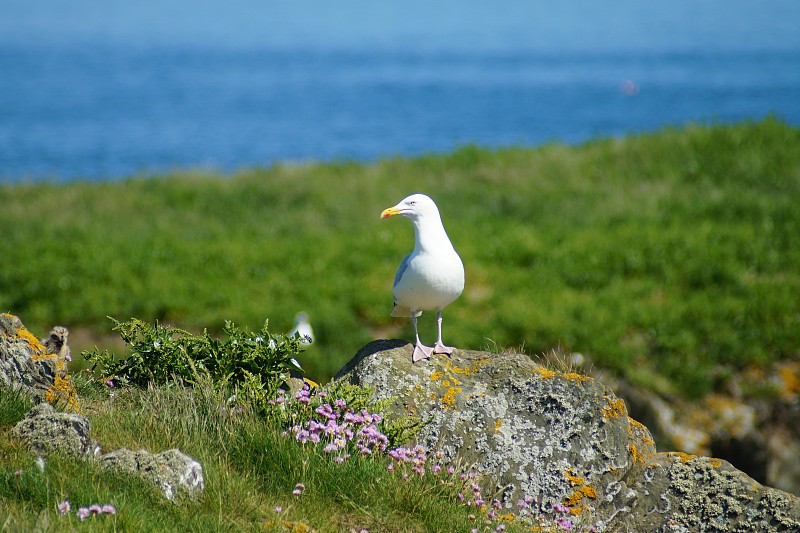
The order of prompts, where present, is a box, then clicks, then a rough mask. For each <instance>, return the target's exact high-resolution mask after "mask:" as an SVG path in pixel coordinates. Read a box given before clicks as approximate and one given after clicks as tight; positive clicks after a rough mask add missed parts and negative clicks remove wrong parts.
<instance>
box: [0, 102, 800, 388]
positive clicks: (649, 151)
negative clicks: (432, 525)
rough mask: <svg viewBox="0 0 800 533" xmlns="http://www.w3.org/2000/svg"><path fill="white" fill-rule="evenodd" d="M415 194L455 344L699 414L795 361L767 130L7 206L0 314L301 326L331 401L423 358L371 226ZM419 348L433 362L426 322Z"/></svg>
mask: <svg viewBox="0 0 800 533" xmlns="http://www.w3.org/2000/svg"><path fill="white" fill-rule="evenodd" d="M416 191H422V192H426V193H428V194H429V195H431V196H432V197H433V198H434V199H435V200H436V201H437V203H438V205H439V207H440V210H441V212H442V218H443V220H444V223H445V226H446V228H447V231H448V233H449V235H450V237H451V240H452V241H453V242H454V244H455V246H456V249H457V250H458V251H459V253H460V255H461V257H462V259H463V260H464V264H465V268H466V273H467V286H466V289H465V293H464V294H463V295H462V297H461V298H460V299H459V300H457V301H456V302H455V303H453V304H452V305H451V306H449V307H448V308H447V309H446V310H445V313H444V333H445V340H446V341H447V342H448V343H450V344H454V345H456V346H459V347H464V348H473V349H479V348H482V347H485V346H486V345H487V343H489V344H492V343H494V344H497V345H513V346H518V345H524V346H525V347H526V349H527V350H529V352H530V353H534V354H536V353H542V352H545V351H546V350H548V349H550V348H552V347H554V346H557V345H561V346H563V347H564V348H566V349H569V350H574V351H578V352H582V353H584V354H587V355H589V356H591V358H592V359H593V360H594V361H595V362H596V364H597V365H599V366H603V367H608V368H612V369H614V370H617V371H619V372H622V373H623V374H624V375H626V376H627V377H629V378H632V379H634V380H638V381H640V382H646V381H653V377H654V376H659V377H666V378H667V379H668V381H669V382H670V383H671V384H672V385H671V386H672V387H674V388H675V389H676V390H680V391H683V392H687V393H692V394H701V393H703V392H705V391H707V390H709V388H710V387H711V386H712V385H713V379H714V378H713V376H714V375H718V374H719V370H720V367H724V368H727V369H737V368H742V367H746V366H748V365H753V364H755V365H766V364H769V363H771V362H773V361H775V360H779V359H784V358H795V357H798V356H800V351H799V350H800V349H799V348H798V346H800V299H798V298H797V294H800V209H798V208H797V201H798V198H800V130H798V129H797V128H794V127H791V126H788V125H786V124H785V123H782V122H781V121H779V120H776V119H772V118H770V119H766V120H763V121H760V122H757V123H742V124H736V125H709V126H687V127H685V128H681V129H665V130H663V131H660V132H657V133H653V134H647V135H639V136H632V137H626V138H623V139H601V140H597V141H594V142H589V143H586V144H584V145H581V146H575V147H571V146H565V145H561V144H551V145H546V146H542V147H539V148H506V149H500V150H486V149H482V148H479V147H474V146H467V147H464V148H461V149H459V150H457V151H455V152H453V153H450V154H444V155H427V156H422V157H417V158H411V159H403V158H394V159H385V160H382V161H379V162H377V163H374V164H357V163H352V162H334V163H326V164H308V165H277V166H274V167H271V168H264V169H252V170H246V171H242V172H240V173H237V174H235V175H232V176H221V175H215V174H206V173H200V174H198V173H175V174H171V175H165V176H159V177H157V178H155V179H144V178H131V179H127V180H124V181H117V182H107V183H84V182H75V183H69V184H64V185H60V184H58V185H56V184H27V185H6V186H3V187H0V205H1V206H2V209H0V227H2V228H4V231H3V238H2V239H0V257H2V268H1V269H0V310H3V311H9V312H12V313H14V314H17V315H19V316H20V317H21V318H22V319H23V321H24V322H25V323H26V325H28V326H29V328H31V329H33V330H34V331H35V332H37V333H40V334H41V335H44V334H45V333H46V331H47V330H48V329H49V328H50V327H51V326H53V325H56V324H60V325H65V326H68V327H70V328H71V330H72V331H73V332H76V331H89V332H90V333H92V335H94V336H101V335H103V334H105V333H108V332H109V330H110V328H111V326H112V324H111V323H110V322H109V321H108V320H107V319H106V316H109V315H110V316H113V317H115V318H117V319H121V320H125V319H128V318H130V317H137V318H140V319H144V320H152V319H159V320H161V321H162V322H164V323H169V324H172V325H175V326H178V327H184V328H187V329H194V330H201V329H202V328H203V327H209V328H210V329H211V330H215V331H220V330H221V328H222V327H223V325H224V321H225V320H231V321H233V322H236V323H237V324H239V325H241V326H243V327H245V328H249V329H257V328H259V327H260V326H261V325H262V324H263V322H264V320H265V319H267V318H269V320H270V330H271V331H275V332H283V331H288V330H289V329H290V328H291V325H292V318H293V316H294V314H295V313H296V312H297V311H300V310H306V311H308V312H309V314H310V315H311V319H312V323H313V326H314V328H315V332H316V334H317V344H316V345H315V346H313V347H312V348H311V349H309V350H308V351H307V352H306V353H305V354H304V355H303V357H302V362H303V365H304V366H305V367H306V368H307V369H308V370H309V376H310V377H312V378H314V379H316V380H318V381H326V380H327V378H328V377H330V376H331V375H332V374H333V373H335V372H336V371H337V370H338V369H339V368H340V367H341V366H342V365H343V364H344V363H345V362H346V361H347V360H349V359H350V357H352V356H353V355H354V353H355V352H356V350H358V348H360V347H361V346H362V345H363V344H364V343H366V342H368V341H370V340H372V339H374V338H376V337H403V338H408V339H410V338H412V335H413V334H412V330H411V328H410V326H409V325H408V323H407V321H405V320H403V319H393V318H391V317H389V312H390V310H391V302H392V296H391V284H392V280H393V278H394V272H395V269H396V268H397V265H398V264H399V262H400V260H401V259H402V257H403V256H404V255H405V254H406V253H408V252H409V251H410V250H411V247H412V245H413V231H412V228H411V225H410V224H409V223H408V221H406V220H402V219H389V220H383V221H381V220H379V218H378V216H379V213H380V212H381V210H382V209H383V208H385V207H388V206H390V205H394V204H395V203H396V202H397V201H398V200H400V199H401V198H403V197H404V196H406V195H407V194H409V193H412V192H416ZM421 333H422V336H423V340H425V341H427V342H429V343H431V342H432V340H433V338H434V336H435V321H434V317H433V316H431V315H430V314H429V313H426V314H425V315H424V316H423V317H422V320H421ZM83 338H84V339H85V337H83ZM93 341H94V339H93V338H89V340H83V341H81V340H80V339H79V338H77V336H76V338H75V340H74V342H84V343H90V342H93ZM74 342H73V350H74V351H79V350H80V349H83V348H87V347H88V346H86V345H75V344H74Z"/></svg>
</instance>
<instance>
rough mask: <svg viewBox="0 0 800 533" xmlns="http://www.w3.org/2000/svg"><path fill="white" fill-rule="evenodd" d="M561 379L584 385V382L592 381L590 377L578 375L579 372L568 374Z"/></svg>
mask: <svg viewBox="0 0 800 533" xmlns="http://www.w3.org/2000/svg"><path fill="white" fill-rule="evenodd" d="M561 377H563V378H564V379H566V380H569V381H577V382H578V383H582V382H584V381H589V380H590V379H592V378H590V377H589V376H584V375H583V374H578V373H577V372H567V373H565V374H564V375H562V376H561Z"/></svg>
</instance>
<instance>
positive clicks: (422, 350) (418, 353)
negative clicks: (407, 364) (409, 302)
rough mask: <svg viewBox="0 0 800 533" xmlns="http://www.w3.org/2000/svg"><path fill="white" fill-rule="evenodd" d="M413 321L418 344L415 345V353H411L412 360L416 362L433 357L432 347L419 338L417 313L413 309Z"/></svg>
mask: <svg viewBox="0 0 800 533" xmlns="http://www.w3.org/2000/svg"><path fill="white" fill-rule="evenodd" d="M411 323H412V324H414V335H416V337H417V344H415V345H414V353H412V354H411V362H412V363H416V362H417V361H420V360H422V359H430V358H431V348H429V347H427V346H425V345H424V344H422V341H420V340H419V331H418V330H417V313H416V311H414V310H413V309H412V310H411Z"/></svg>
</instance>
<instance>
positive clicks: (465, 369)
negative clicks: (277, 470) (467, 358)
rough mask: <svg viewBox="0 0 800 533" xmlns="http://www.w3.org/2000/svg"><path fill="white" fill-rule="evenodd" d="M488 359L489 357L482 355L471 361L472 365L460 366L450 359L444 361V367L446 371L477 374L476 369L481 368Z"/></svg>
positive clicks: (465, 374) (468, 374) (469, 374)
mask: <svg viewBox="0 0 800 533" xmlns="http://www.w3.org/2000/svg"><path fill="white" fill-rule="evenodd" d="M489 361H490V359H489V358H488V357H484V358H482V359H478V360H477V361H475V362H473V363H472V365H470V366H469V367H460V366H456V365H454V364H453V362H452V361H449V360H448V361H447V362H446V363H445V369H446V370H447V371H448V373H453V374H461V375H464V376H471V375H473V374H477V373H478V371H479V370H480V369H481V367H482V366H483V365H485V364H486V363H488V362H489Z"/></svg>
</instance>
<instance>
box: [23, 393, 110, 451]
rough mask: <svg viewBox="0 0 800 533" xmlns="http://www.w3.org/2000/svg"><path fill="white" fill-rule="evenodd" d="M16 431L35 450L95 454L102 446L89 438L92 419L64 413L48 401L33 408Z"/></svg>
mask: <svg viewBox="0 0 800 533" xmlns="http://www.w3.org/2000/svg"><path fill="white" fill-rule="evenodd" d="M12 435H14V436H16V437H18V438H20V439H22V440H23V441H25V442H26V443H27V444H28V445H29V446H30V447H31V449H32V450H34V451H35V452H37V453H41V454H43V455H54V454H58V455H70V456H72V457H78V458H83V457H95V456H97V455H99V453H100V446H99V445H98V444H97V442H95V441H94V440H92V439H91V438H89V420H88V419H87V418H86V417H84V416H81V415H78V414H75V413H60V412H57V411H56V410H55V409H53V406H51V405H50V404H48V403H41V404H39V405H37V406H35V407H34V408H33V409H31V410H30V411H29V412H28V414H27V415H25V418H23V419H22V420H20V421H19V422H18V423H17V425H16V426H14V429H13V430H12Z"/></svg>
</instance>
